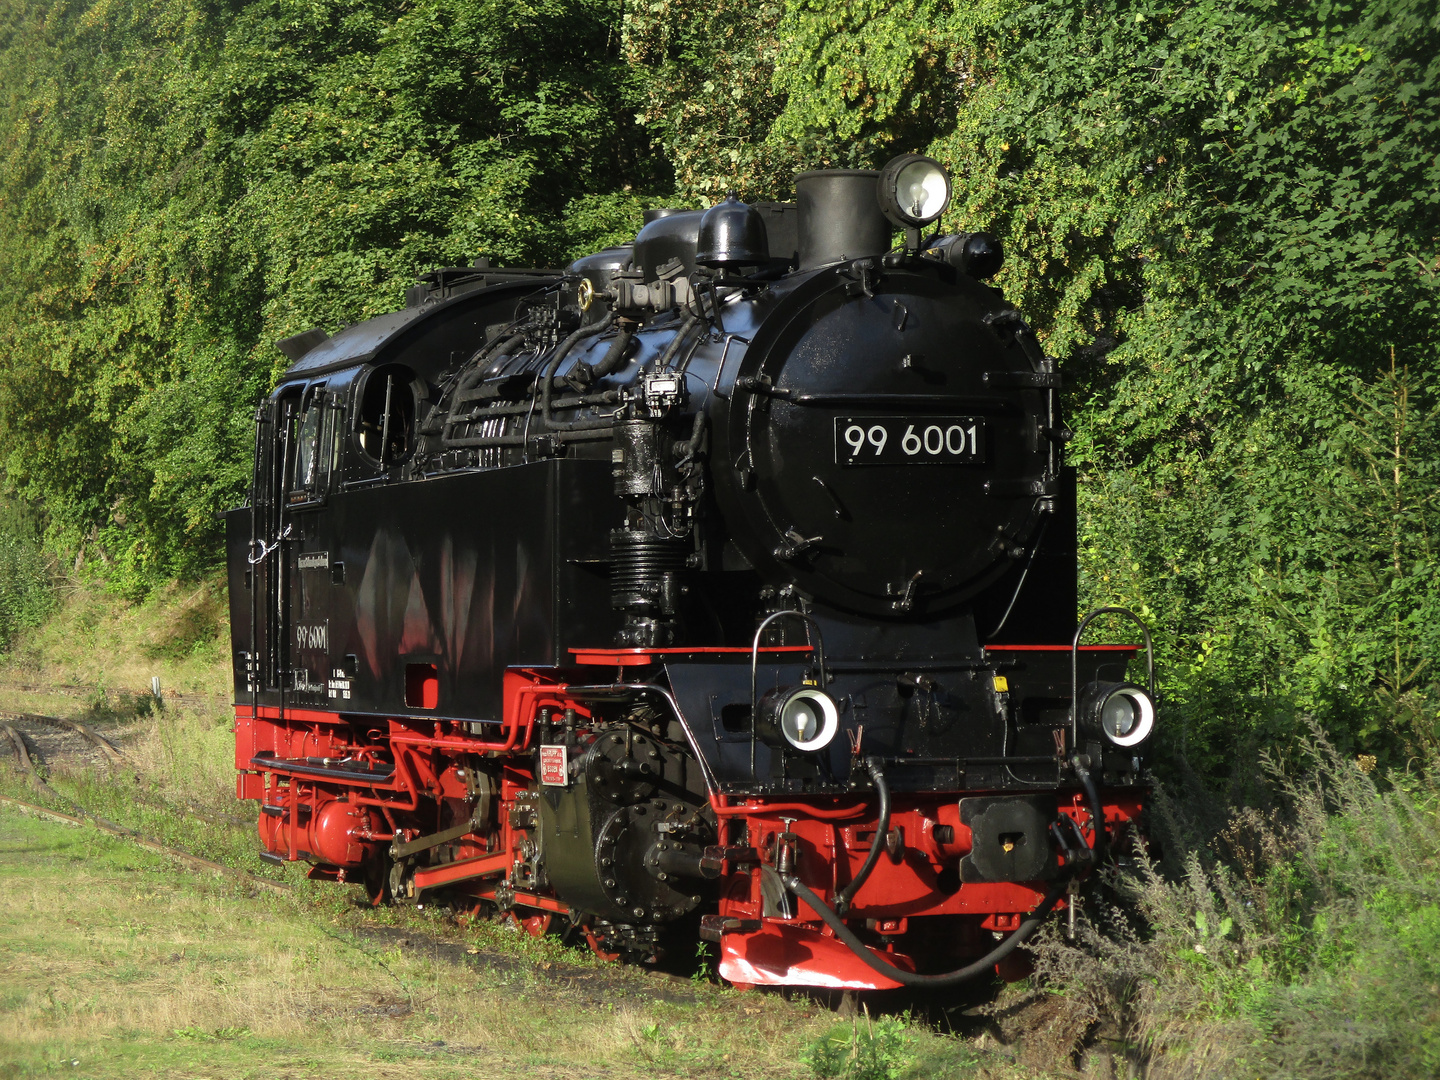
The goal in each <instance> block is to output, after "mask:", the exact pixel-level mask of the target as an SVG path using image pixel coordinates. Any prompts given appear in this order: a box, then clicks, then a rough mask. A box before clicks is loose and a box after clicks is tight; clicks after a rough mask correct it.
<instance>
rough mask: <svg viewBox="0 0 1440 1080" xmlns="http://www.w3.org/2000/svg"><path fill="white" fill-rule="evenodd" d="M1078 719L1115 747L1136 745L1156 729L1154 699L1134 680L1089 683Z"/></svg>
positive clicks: (1081, 699) (1081, 724) (1083, 696)
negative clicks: (1131, 681) (1130, 681)
mask: <svg viewBox="0 0 1440 1080" xmlns="http://www.w3.org/2000/svg"><path fill="white" fill-rule="evenodd" d="M1079 719H1080V726H1081V727H1082V728H1084V729H1085V730H1086V731H1089V732H1091V733H1093V734H1096V735H1103V736H1104V737H1105V738H1106V739H1107V740H1108V741H1109V742H1110V743H1112V744H1113V745H1115V746H1124V747H1131V746H1138V745H1139V744H1140V743H1142V742H1144V741H1145V740H1146V739H1148V738H1149V737H1150V735H1151V733H1152V732H1153V731H1154V730H1155V702H1154V701H1153V700H1151V698H1150V695H1149V694H1148V693H1146V692H1145V689H1144V688H1143V687H1140V686H1136V685H1135V684H1134V683H1113V682H1112V683H1091V684H1090V685H1089V686H1087V687H1085V693H1084V694H1083V695H1081V698H1080V717H1079Z"/></svg>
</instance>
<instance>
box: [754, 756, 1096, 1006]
mask: <svg viewBox="0 0 1440 1080" xmlns="http://www.w3.org/2000/svg"><path fill="white" fill-rule="evenodd" d="M1072 764H1073V765H1074V767H1075V774H1076V776H1078V777H1079V779H1080V783H1081V785H1083V786H1084V788H1085V796H1086V799H1087V801H1088V802H1089V803H1090V812H1091V814H1092V815H1094V818H1095V823H1096V824H1095V829H1094V832H1095V840H1094V843H1093V847H1092V848H1091V851H1092V853H1093V854H1092V856H1091V857H1092V858H1093V859H1099V858H1100V856H1101V855H1102V853H1103V852H1104V848H1105V818H1104V817H1103V813H1104V810H1103V808H1102V806H1101V804H1100V792H1099V791H1098V790H1097V789H1096V787H1095V781H1094V779H1093V778H1092V777H1091V776H1090V771H1089V770H1088V769H1087V768H1086V767H1085V766H1084V765H1083V764H1082V763H1081V761H1080V760H1079V758H1078V757H1077V758H1076V759H1075V760H1074V761H1073V762H1072ZM865 768H866V769H867V770H868V771H869V773H870V775H871V776H872V777H873V778H874V780H875V790H876V793H877V794H878V795H879V797H880V821H879V828H878V829H877V830H876V832H875V839H874V841H872V843H871V844H870V854H869V856H868V857H867V858H866V860H865V865H864V866H862V867H861V868H860V872H859V873H858V874H856V875H855V878H854V880H852V881H851V882H850V884H849V885H847V886H845V888H844V889H842V890H840V891H839V892H838V893H836V894H835V906H834V907H833V908H832V907H830V906H829V905H828V904H826V903H825V901H823V900H821V899H820V898H819V897H818V896H816V895H815V893H814V892H813V891H812V890H811V889H810V888H809V887H808V886H806V884H805V883H804V882H802V881H801V880H800V879H799V878H798V877H797V876H795V875H794V874H787V875H784V876H782V875H781V874H780V873H778V872H777V871H776V870H775V868H774V867H771V866H766V865H763V864H762V865H761V867H760V869H761V871H762V872H763V873H765V874H768V875H770V876H771V877H772V878H773V879H774V880H775V881H776V882H778V883H779V884H780V885H781V886H782V887H783V888H785V889H788V890H789V891H790V892H792V893H794V894H795V895H796V896H798V897H799V898H800V899H801V900H803V901H805V903H806V904H808V905H809V906H810V907H811V909H812V910H814V911H815V913H816V914H817V915H819V916H820V918H821V919H822V920H823V921H824V923H825V925H826V926H828V927H830V929H831V930H833V931H834V932H835V936H836V937H837V938H839V939H840V940H841V941H842V942H844V943H845V945H846V946H847V947H848V948H849V949H850V951H851V952H853V953H854V954H855V955H856V956H857V957H859V958H860V959H861V960H863V961H864V962H865V964H866V966H868V967H869V968H870V969H871V970H873V971H875V972H876V973H877V974H880V975H883V976H885V978H887V979H892V980H894V981H895V982H898V983H900V984H901V985H903V986H925V987H931V988H940V987H946V986H955V985H958V984H959V983H963V982H966V981H968V980H970V979H973V978H975V977H976V976H977V975H981V974H984V973H985V972H986V971H988V970H990V968H992V967H993V966H994V965H995V964H997V963H999V962H1000V961H1001V960H1003V959H1005V957H1007V956H1009V955H1010V954H1011V953H1012V952H1014V951H1015V950H1016V949H1017V948H1019V947H1020V946H1021V945H1023V944H1025V942H1026V941H1028V940H1030V938H1031V937H1032V936H1033V935H1034V933H1035V931H1036V930H1038V929H1040V925H1041V924H1042V923H1043V922H1044V921H1045V919H1046V917H1047V916H1048V915H1049V914H1050V911H1051V910H1052V909H1053V908H1054V907H1055V905H1056V904H1057V903H1059V901H1060V897H1062V896H1063V895H1065V890H1066V889H1067V888H1068V887H1069V885H1070V879H1071V878H1072V877H1073V876H1074V874H1075V870H1076V867H1077V866H1078V864H1067V865H1066V867H1065V869H1064V873H1063V875H1062V876H1061V878H1060V879H1059V880H1058V881H1056V883H1055V884H1054V885H1052V886H1051V887H1050V891H1049V892H1047V893H1046V894H1045V897H1044V899H1043V900H1041V901H1040V903H1039V904H1037V905H1036V906H1035V907H1034V909H1033V910H1031V912H1030V913H1029V914H1028V915H1026V916H1025V917H1024V918H1023V919H1021V920H1020V925H1019V926H1018V927H1016V928H1015V930H1014V931H1013V932H1012V933H1011V934H1010V936H1009V937H1007V938H1006V939H1005V940H1004V941H1002V942H1001V943H1000V944H999V945H997V946H996V947H995V948H994V949H992V950H990V952H988V953H986V954H985V955H984V956H982V957H981V958H980V959H979V960H976V961H974V962H972V963H970V964H967V965H965V966H964V967H962V968H957V969H956V970H955V971H948V972H944V973H943V974H939V975H917V974H915V973H914V972H911V971H905V970H904V969H903V968H898V967H896V966H895V965H894V964H891V963H889V962H888V961H885V960H882V959H880V957H879V956H877V955H876V954H875V953H874V952H872V951H871V950H870V949H869V948H867V947H866V945H865V943H864V942H863V941H861V940H860V939H859V938H858V937H856V936H855V934H854V932H853V931H851V929H850V928H849V927H848V926H846V925H845V920H844V918H843V917H842V916H843V915H844V914H845V912H846V910H847V909H848V908H849V906H850V901H851V900H853V899H854V898H855V894H856V893H857V892H859V891H860V887H861V886H862V885H864V884H865V879H866V878H868V877H869V876H870V872H871V871H872V870H874V869H875V864H876V863H877V862H878V861H879V859H880V851H881V848H883V847H884V844H885V839H886V836H887V835H888V834H889V832H890V785H889V784H887V783H886V782H885V773H884V771H883V770H882V769H881V767H880V759H879V758H875V757H871V758H866V759H865Z"/></svg>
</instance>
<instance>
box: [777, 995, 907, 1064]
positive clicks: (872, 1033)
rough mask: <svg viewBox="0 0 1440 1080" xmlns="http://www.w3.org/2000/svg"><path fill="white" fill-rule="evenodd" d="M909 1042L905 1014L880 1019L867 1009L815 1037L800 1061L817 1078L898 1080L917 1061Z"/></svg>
mask: <svg viewBox="0 0 1440 1080" xmlns="http://www.w3.org/2000/svg"><path fill="white" fill-rule="evenodd" d="M908 1042H909V1036H908V1034H907V1033H906V1030H905V1019H904V1018H903V1017H898V1016H882V1017H880V1018H879V1019H878V1020H877V1019H874V1018H872V1017H871V1016H870V1013H869V1011H868V1010H867V1011H866V1013H865V1016H864V1018H863V1020H862V1019H861V1018H858V1017H857V1018H856V1019H855V1020H854V1021H853V1022H851V1023H849V1024H838V1025H836V1026H835V1027H834V1028H832V1029H831V1030H830V1031H828V1032H827V1033H826V1034H825V1035H823V1036H822V1037H821V1038H819V1039H816V1040H815V1042H813V1043H811V1044H810V1047H809V1049H807V1050H806V1051H805V1053H804V1054H803V1055H801V1058H800V1060H801V1061H802V1062H804V1063H805V1064H806V1065H808V1066H810V1069H811V1071H812V1072H814V1074H815V1076H816V1077H817V1080H896V1077H898V1076H900V1075H901V1074H902V1073H904V1072H905V1070H906V1069H907V1068H908V1067H909V1065H910V1064H911V1062H912V1061H913V1060H914V1058H913V1055H912V1054H911V1053H910V1052H909V1047H908Z"/></svg>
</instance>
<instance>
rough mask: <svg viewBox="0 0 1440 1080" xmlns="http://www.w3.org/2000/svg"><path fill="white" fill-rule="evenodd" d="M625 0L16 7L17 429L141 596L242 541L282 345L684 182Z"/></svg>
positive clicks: (8, 375)
mask: <svg viewBox="0 0 1440 1080" xmlns="http://www.w3.org/2000/svg"><path fill="white" fill-rule="evenodd" d="M619 15H620V5H619V4H618V3H615V2H613V0H579V2H575V0H567V2H561V0H533V2H528V3H523V4H516V3H509V2H504V3H502V2H499V0H488V2H484V3H479V4H475V3H460V2H458V0H421V2H420V3H418V4H403V5H401V4H391V3H386V2H385V0H322V2H320V3H308V2H307V3H303V4H302V3H296V2H295V0H256V2H253V3H248V4H241V5H221V6H219V7H216V6H213V5H205V4H199V3H196V2H195V0H161V2H158V3H140V2H138V0H99V2H98V3H96V4H94V5H92V6H89V7H85V6H82V5H75V4H70V3H68V2H66V0H55V2H50V3H46V2H40V0H3V3H0V132H3V133H4V134H3V143H0V265H4V266H5V267H6V274H5V275H3V278H0V432H3V434H4V439H5V447H6V451H5V457H4V459H3V467H4V471H5V475H6V477H7V479H8V481H9V483H10V484H11V485H13V486H14V487H15V488H17V489H18V490H19V491H20V492H21V493H22V494H24V495H25V496H26V497H28V498H31V499H41V500H44V503H45V507H46V510H47V512H48V515H49V520H50V529H51V536H50V540H51V542H52V544H54V545H55V546H56V547H59V548H64V549H67V550H69V551H77V550H78V551H79V552H80V553H81V554H82V555H83V556H85V557H87V558H89V559H90V560H91V561H94V562H98V563H101V564H104V565H105V566H106V571H105V572H106V574H107V576H108V577H109V578H110V580H111V582H112V584H113V585H115V586H116V587H118V588H119V589H121V590H122V591H124V592H127V593H131V594H139V593H143V592H145V591H146V590H147V589H149V588H151V587H152V586H153V585H154V584H155V583H156V582H158V581H161V580H164V579H165V578H167V577H169V576H173V575H176V574H179V575H185V576H194V575H197V574H199V573H201V572H202V571H203V570H204V568H205V567H207V566H208V565H211V564H213V562H214V561H215V559H216V557H217V549H218V542H217V540H218V531H217V530H218V526H217V524H216V522H215V517H214V515H215V512H216V511H218V510H220V509H223V508H225V507H227V506H231V505H234V504H235V503H237V502H238V501H239V500H240V498H241V497H242V494H243V491H244V488H245V485H246V482H247V480H248V471H249V463H248V458H249V453H250V446H251V439H252V433H251V425H250V418H251V412H250V408H251V406H252V405H253V403H254V402H255V401H256V400H257V399H258V398H259V396H260V395H261V394H263V393H264V392H265V391H266V390H267V389H268V388H269V385H270V383H271V380H272V379H273V377H274V375H275V374H276V373H277V371H278V370H279V369H280V367H281V364H282V361H281V357H280V355H279V354H278V352H276V351H275V350H274V349H273V346H272V345H271V343H272V342H273V341H274V340H276V339H278V338H280V337H283V336H286V335H288V334H290V333H294V332H297V331H299V330H303V329H306V328H307V327H310V326H316V325H318V326H321V327H324V328H325V329H327V330H332V331H333V330H335V329H336V328H338V327H340V326H343V325H346V324H348V323H351V322H354V321H357V320H360V319H364V318H368V317H369V316H371V315H374V314H377V313H379V312H382V311H389V310H393V309H394V308H395V307H397V306H399V304H400V303H401V298H402V295H403V292H404V289H405V287H406V286H407V285H408V284H410V283H411V282H412V281H413V279H414V277H415V275H416V274H417V273H418V272H422V271H425V270H428V269H431V268H433V267H435V266H437V265H454V264H457V263H464V262H467V261H468V260H469V259H471V258H473V257H475V256H476V255H479V254H484V255H486V256H488V257H490V258H491V259H492V260H494V261H497V262H500V263H532V264H545V263H554V262H563V261H564V260H566V259H567V257H568V256H570V255H572V254H574V253H577V252H579V251H583V250H586V249H588V248H589V247H590V246H591V245H592V244H594V243H596V242H604V241H613V240H614V239H616V238H617V237H619V236H622V235H624V234H625V233H627V232H629V231H630V230H631V229H633V222H634V221H635V220H636V219H637V218H638V213H639V210H640V209H641V208H642V207H643V206H644V205H650V204H652V203H653V202H654V201H657V200H655V199H654V198H651V199H650V200H649V201H648V202H647V201H646V200H645V199H644V198H642V197H641V196H639V195H637V194H634V193H633V192H636V191H640V190H664V189H666V188H668V187H669V180H668V178H667V174H666V172H665V169H664V167H663V165H661V164H660V163H658V162H657V161H656V160H655V159H654V158H653V156H652V155H651V153H650V151H649V148H648V144H647V141H646V139H645V137H643V136H642V135H641V134H639V133H637V131H636V129H635V125H634V123H633V120H632V117H631V113H632V111H633V110H632V109H631V108H630V107H629V106H627V105H625V104H623V103H624V102H625V101H626V99H627V94H628V93H629V91H628V90H627V85H628V83H627V79H628V75H627V69H626V67H625V65H624V64H623V63H621V62H620V60H619V57H618V49H619V33H618V31H619V27H618V20H619Z"/></svg>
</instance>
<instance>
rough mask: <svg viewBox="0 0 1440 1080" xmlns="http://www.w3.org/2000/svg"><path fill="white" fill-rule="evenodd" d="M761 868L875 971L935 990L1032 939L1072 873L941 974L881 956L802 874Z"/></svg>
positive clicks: (953, 983) (984, 968) (968, 977)
mask: <svg viewBox="0 0 1440 1080" xmlns="http://www.w3.org/2000/svg"><path fill="white" fill-rule="evenodd" d="M760 869H761V871H762V872H764V873H766V874H769V875H771V876H772V877H773V878H774V879H775V880H776V881H777V882H778V883H779V884H780V885H782V886H783V887H784V888H786V889H789V890H790V891H791V892H792V893H794V894H795V895H796V896H798V897H799V898H800V899H801V900H804V901H805V903H807V904H809V905H810V907H812V908H813V909H814V910H815V912H816V914H818V915H819V916H820V918H821V919H823V920H824V921H825V925H826V926H828V927H830V929H831V930H833V931H835V936H836V937H837V938H839V939H840V940H841V941H843V942H844V943H845V944H846V945H847V946H848V947H849V949H850V951H851V952H853V953H854V954H855V955H856V956H858V957H859V958H860V959H861V960H863V961H865V964H866V965H867V966H868V967H869V968H870V969H871V970H872V971H874V972H876V973H877V974H880V975H883V976H885V978H887V979H893V980H894V981H895V982H898V983H900V984H901V985H902V986H923V987H926V988H928V989H932V990H934V989H940V988H942V987H946V986H956V985H958V984H960V983H962V982H968V981H969V980H971V979H973V978H975V977H976V976H977V975H983V974H985V973H986V972H987V971H989V970H990V969H991V968H992V967H994V966H995V965H996V964H998V963H999V962H1000V961H1001V960H1004V959H1005V957H1007V956H1009V955H1010V954H1011V953H1012V952H1014V951H1015V950H1016V949H1018V948H1019V947H1020V946H1021V945H1023V944H1025V942H1027V941H1029V940H1030V938H1031V937H1032V936H1033V935H1034V933H1035V931H1036V930H1038V929H1040V924H1041V923H1043V922H1044V921H1045V917H1046V916H1047V915H1049V914H1050V909H1051V908H1053V907H1054V906H1055V905H1056V904H1057V903H1059V901H1060V897H1061V896H1063V895H1064V894H1065V890H1066V888H1067V887H1068V886H1069V883H1070V874H1069V873H1066V874H1065V876H1064V877H1062V878H1061V879H1060V880H1059V881H1057V882H1056V883H1055V884H1054V885H1052V886H1051V887H1050V891H1049V892H1047V893H1046V894H1045V899H1043V900H1041V901H1040V903H1039V904H1038V905H1036V907H1035V908H1034V910H1032V911H1031V912H1030V913H1029V914H1028V915H1026V916H1025V917H1024V918H1023V919H1021V920H1020V925H1019V926H1018V927H1016V929H1015V931H1014V932H1013V933H1012V934H1011V935H1010V936H1009V937H1007V938H1006V939H1005V940H1004V941H1002V942H1001V943H1000V944H999V945H997V946H996V947H995V948H993V949H991V950H990V951H989V952H988V953H986V954H985V955H984V956H982V957H981V958H980V959H979V960H976V961H974V962H973V963H970V964H966V965H965V966H964V967H962V968H957V969H956V970H954V971H947V972H944V973H942V974H939V975H917V974H916V973H914V972H913V971H905V970H904V969H903V968H898V967H896V966H895V965H894V964H891V963H888V962H886V961H884V960H881V959H880V958H879V957H878V956H876V955H875V954H874V953H873V952H871V951H870V950H869V949H868V948H866V947H865V943H864V942H863V941H861V940H860V939H859V938H858V937H856V936H855V935H854V933H852V932H851V930H850V928H849V927H848V926H846V925H845V921H844V920H843V919H841V918H840V916H839V915H836V914H835V912H834V911H833V910H832V909H831V908H830V906H829V905H828V904H826V903H825V901H823V900H821V899H820V898H819V897H818V896H816V895H815V894H814V893H813V892H811V891H810V889H808V888H807V887H806V886H805V884H804V883H803V882H802V881H801V880H800V879H799V878H797V877H795V876H794V875H790V876H788V877H781V876H780V875H779V874H778V873H777V872H776V871H775V868H774V867H771V866H765V865H763V864H762V865H761V867H760ZM1067 869H1068V868H1067Z"/></svg>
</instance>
